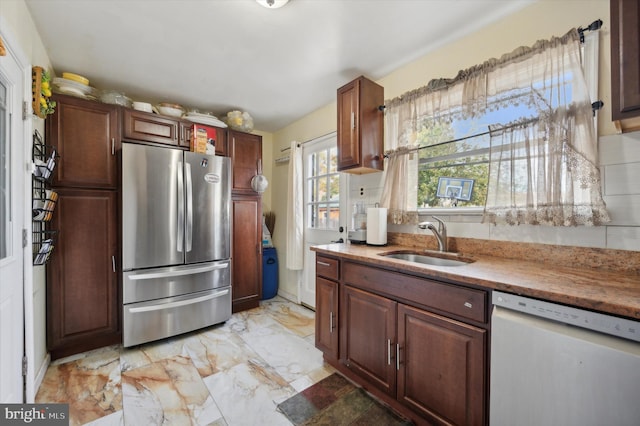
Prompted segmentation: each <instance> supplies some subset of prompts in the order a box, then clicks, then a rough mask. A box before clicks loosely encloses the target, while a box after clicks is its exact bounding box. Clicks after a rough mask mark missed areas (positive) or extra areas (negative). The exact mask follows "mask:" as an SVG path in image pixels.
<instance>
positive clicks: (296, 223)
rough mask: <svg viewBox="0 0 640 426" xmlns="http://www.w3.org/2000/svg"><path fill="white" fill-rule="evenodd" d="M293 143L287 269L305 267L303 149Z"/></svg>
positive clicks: (289, 188)
mask: <svg viewBox="0 0 640 426" xmlns="http://www.w3.org/2000/svg"><path fill="white" fill-rule="evenodd" d="M298 145H299V144H298V142H296V141H293V142H291V151H290V154H289V184H288V188H287V189H288V197H287V269H291V270H301V269H302V268H303V267H304V216H303V214H304V205H303V203H304V199H303V197H304V188H303V163H302V161H303V160H302V148H301V147H299V146H298Z"/></svg>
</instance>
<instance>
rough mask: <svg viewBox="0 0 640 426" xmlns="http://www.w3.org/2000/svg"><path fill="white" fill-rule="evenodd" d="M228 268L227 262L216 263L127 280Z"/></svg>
mask: <svg viewBox="0 0 640 426" xmlns="http://www.w3.org/2000/svg"><path fill="white" fill-rule="evenodd" d="M228 267H229V262H224V263H216V264H215V265H207V266H202V267H198V268H188V269H179V270H175V271H163V272H150V273H148V274H135V275H133V274H132V275H129V277H128V278H127V279H129V280H131V281H135V280H151V279H155V278H166V277H179V276H182V275H195V274H201V273H203V272H209V271H215V270H216V269H225V268H228Z"/></svg>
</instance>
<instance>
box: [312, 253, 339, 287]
mask: <svg viewBox="0 0 640 426" xmlns="http://www.w3.org/2000/svg"><path fill="white" fill-rule="evenodd" d="M339 265H340V261H339V260H338V259H331V258H329V257H324V256H320V255H316V275H320V276H322V277H325V278H329V279H332V280H336V281H337V280H338V279H339V278H340V277H339V272H338V269H339V268H338V266H339Z"/></svg>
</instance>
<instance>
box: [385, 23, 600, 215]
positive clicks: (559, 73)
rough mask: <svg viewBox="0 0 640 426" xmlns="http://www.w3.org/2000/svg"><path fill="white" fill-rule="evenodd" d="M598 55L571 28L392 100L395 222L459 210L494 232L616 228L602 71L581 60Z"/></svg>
mask: <svg viewBox="0 0 640 426" xmlns="http://www.w3.org/2000/svg"><path fill="white" fill-rule="evenodd" d="M591 41H592V42H594V41H597V37H593V38H592V40H591ZM594 52H597V49H595V50H594V49H583V50H582V49H581V46H580V35H579V32H578V30H576V29H572V30H571V31H569V32H568V33H567V34H565V35H564V36H562V37H553V38H552V39H550V40H541V41H538V42H536V43H535V44H534V45H533V46H531V47H520V48H518V49H516V50H514V51H513V52H511V53H510V54H507V55H503V56H502V57H501V58H500V59H490V60H488V61H486V62H485V63H483V64H480V65H477V66H474V67H471V68H468V69H466V70H462V71H460V72H459V73H458V75H457V76H456V77H455V78H453V79H436V80H432V81H430V82H429V84H428V85H427V86H424V87H422V88H419V89H416V90H413V91H411V92H408V93H405V94H404V95H402V96H400V97H398V98H395V99H392V100H390V101H386V102H385V106H386V111H385V120H386V121H385V132H386V135H385V143H386V144H387V146H386V148H387V151H386V154H387V157H388V161H387V165H386V167H385V168H386V170H385V180H384V186H383V192H382V197H381V204H382V205H383V206H384V207H387V208H388V209H389V216H390V218H391V221H392V222H393V223H398V224H400V223H415V222H416V221H417V218H418V212H419V210H421V209H422V210H427V209H428V210H430V212H432V211H433V209H442V208H453V207H456V208H458V209H460V208H463V209H464V208H473V209H476V210H478V209H482V212H483V221H485V222H489V223H494V224H497V223H502V222H504V223H509V224H521V223H526V224H547V225H554V226H571V225H596V224H603V223H606V222H608V221H609V216H608V213H607V212H606V206H605V205H604V202H603V200H602V193H601V187H600V173H599V171H598V169H597V164H598V162H597V134H596V132H595V126H594V121H595V120H594V118H593V114H592V104H591V103H592V102H593V101H592V100H591V99H593V100H595V99H597V98H596V97H595V96H593V95H594V94H596V95H597V91H595V90H594V89H593V86H588V84H587V82H591V84H593V82H595V81H597V78H596V79H594V78H585V73H586V72H587V73H589V72H597V67H596V66H593V61H592V60H588V61H583V56H582V55H583V54H584V55H585V56H587V55H590V54H591V55H592V54H593V53H594ZM584 63H587V66H585V65H584ZM583 68H585V69H586V71H585V69H583ZM587 77H588V76H587ZM416 150H417V151H418V155H416V153H415V152H416Z"/></svg>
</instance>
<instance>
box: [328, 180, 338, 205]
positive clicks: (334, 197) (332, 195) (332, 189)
mask: <svg viewBox="0 0 640 426" xmlns="http://www.w3.org/2000/svg"><path fill="white" fill-rule="evenodd" d="M328 179H329V200H330V201H338V200H339V199H340V175H338V174H335V175H329V177H328Z"/></svg>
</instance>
